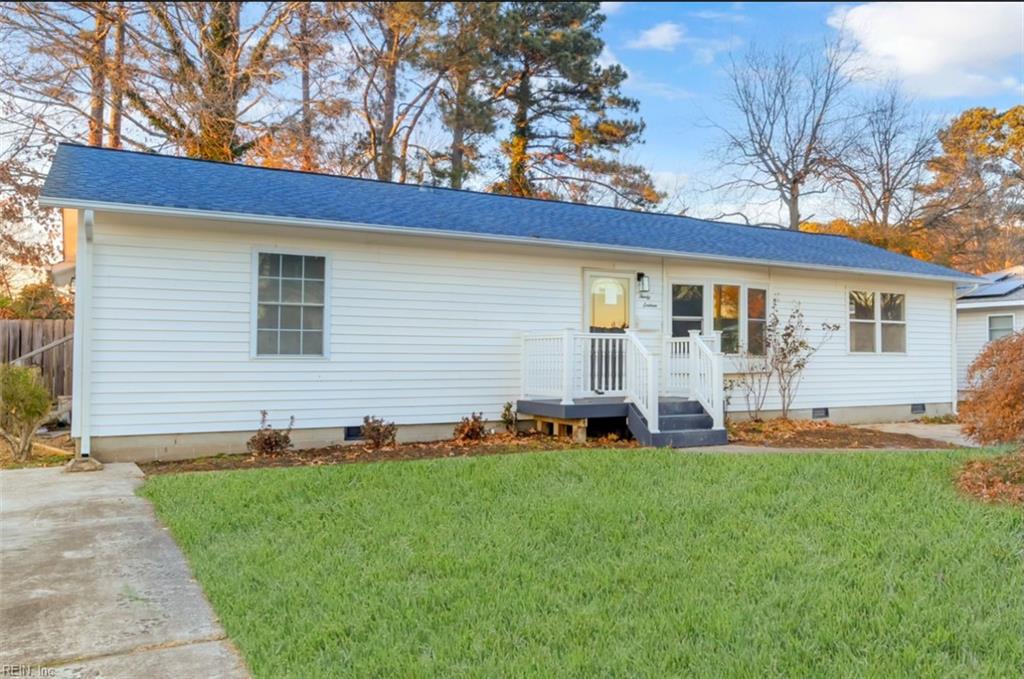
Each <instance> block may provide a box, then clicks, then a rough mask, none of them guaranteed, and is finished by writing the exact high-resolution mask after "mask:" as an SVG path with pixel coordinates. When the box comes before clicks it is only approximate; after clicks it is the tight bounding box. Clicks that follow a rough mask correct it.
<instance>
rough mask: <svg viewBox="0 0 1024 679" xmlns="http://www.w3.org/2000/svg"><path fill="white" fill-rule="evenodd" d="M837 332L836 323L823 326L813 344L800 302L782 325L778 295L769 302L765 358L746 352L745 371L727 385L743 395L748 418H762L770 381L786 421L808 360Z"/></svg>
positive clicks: (837, 326)
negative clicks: (775, 390)
mask: <svg viewBox="0 0 1024 679" xmlns="http://www.w3.org/2000/svg"><path fill="white" fill-rule="evenodd" d="M838 330H839V324H837V323H822V324H821V331H822V334H821V336H820V337H819V338H818V339H817V341H816V342H815V341H812V340H811V339H810V337H809V328H808V327H807V323H806V322H805V320H804V312H803V310H802V309H801V308H800V304H799V302H798V303H797V304H796V305H795V306H794V307H793V309H792V310H791V311H790V312H789V315H788V316H787V317H786V320H785V322H783V320H782V317H781V316H780V314H779V298H778V296H776V297H775V298H774V299H773V300H772V310H771V313H770V314H769V316H768V322H767V324H766V325H765V338H764V343H765V353H764V355H763V356H759V355H753V354H750V353H747V354H746V355H745V359H746V367H747V370H745V371H744V372H742V373H740V375H739V377H737V378H736V379H734V380H731V382H730V387H731V388H732V389H737V390H738V391H739V392H740V393H741V394H742V395H743V397H744V400H745V402H746V405H747V414H748V415H749V416H750V419H752V420H755V421H760V420H761V419H762V418H761V411H762V409H763V408H764V403H765V400H766V399H767V397H768V392H769V390H770V387H771V384H772V382H773V380H774V383H775V385H776V387H777V389H778V393H779V408H780V409H781V411H782V412H781V415H782V419H789V411H790V409H791V408H792V406H793V401H794V399H796V394H797V391H798V389H799V388H800V381H801V379H802V377H803V372H804V369H805V368H806V367H807V364H808V362H809V361H810V359H811V357H812V356H814V354H816V353H817V352H818V350H819V349H821V347H823V346H824V345H825V343H826V342H828V341H829V340H830V339H831V338H832V336H833V335H834V334H835V333H836V331H838Z"/></svg>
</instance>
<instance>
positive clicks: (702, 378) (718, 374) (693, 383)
mask: <svg viewBox="0 0 1024 679" xmlns="http://www.w3.org/2000/svg"><path fill="white" fill-rule="evenodd" d="M724 379H725V375H724V372H723V367H722V354H720V353H718V352H717V351H715V350H714V349H712V348H711V347H710V346H709V345H708V343H707V342H706V341H705V338H703V337H701V335H700V332H699V331H697V330H691V331H690V394H691V396H692V397H693V398H696V399H697V400H698V401H700V404H701V405H702V406H704V410H706V411H707V413H708V415H710V416H711V419H712V421H713V422H714V428H715V429H722V428H723V427H725V382H724Z"/></svg>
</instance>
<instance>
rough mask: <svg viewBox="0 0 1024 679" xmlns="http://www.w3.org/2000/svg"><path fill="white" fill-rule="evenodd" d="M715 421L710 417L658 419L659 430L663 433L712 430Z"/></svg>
mask: <svg viewBox="0 0 1024 679" xmlns="http://www.w3.org/2000/svg"><path fill="white" fill-rule="evenodd" d="M714 423H715V421H714V420H713V419H712V418H711V416H710V415H704V414H700V415H662V416H661V417H659V418H658V428H659V429H661V430H662V431H681V430H685V429H711V427H713V426H714Z"/></svg>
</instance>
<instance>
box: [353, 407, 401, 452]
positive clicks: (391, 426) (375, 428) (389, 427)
mask: <svg viewBox="0 0 1024 679" xmlns="http://www.w3.org/2000/svg"><path fill="white" fill-rule="evenodd" d="M360 433H361V434H362V436H363V439H365V440H366V445H368V446H369V447H370V448H373V449H374V450H380V449H381V448H386V447H389V446H393V445H395V438H396V437H397V435H398V425H397V424H395V423H394V422H385V421H384V419H383V418H380V417H374V416H373V415H367V416H366V417H364V418H363V426H362V427H361V428H360Z"/></svg>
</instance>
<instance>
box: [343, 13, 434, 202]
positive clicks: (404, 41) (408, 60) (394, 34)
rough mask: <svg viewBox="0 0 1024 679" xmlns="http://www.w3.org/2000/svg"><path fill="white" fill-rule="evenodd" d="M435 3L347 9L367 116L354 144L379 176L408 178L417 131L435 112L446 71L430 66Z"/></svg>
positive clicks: (355, 81) (354, 76)
mask: <svg viewBox="0 0 1024 679" xmlns="http://www.w3.org/2000/svg"><path fill="white" fill-rule="evenodd" d="M439 9H440V3H434V2H362V3H353V4H352V5H350V6H348V7H347V11H346V20H347V30H345V31H344V35H345V37H346V39H347V43H348V47H349V51H350V56H351V59H352V64H351V65H352V73H351V78H350V82H351V85H352V86H353V88H354V89H356V90H357V93H356V95H355V99H357V101H358V104H357V110H358V115H359V117H360V119H361V120H362V126H361V127H362V129H361V130H360V133H359V134H360V137H361V138H360V139H359V141H358V143H357V144H356V145H355V146H356V148H357V149H358V151H359V153H360V155H361V156H362V162H361V163H360V164H359V166H358V168H357V170H358V172H359V173H365V172H366V171H367V170H372V172H373V175H374V176H375V177H376V178H377V179H383V180H387V181H391V180H397V181H399V182H405V181H406V180H407V179H408V176H409V170H410V166H409V156H410V153H411V152H413V151H415V150H416V144H415V142H414V137H415V133H416V130H417V127H418V126H419V124H420V122H421V121H422V120H423V119H424V116H425V115H426V114H427V112H428V111H429V110H430V105H431V103H432V101H433V99H434V96H435V94H436V93H437V90H438V86H439V84H440V83H441V79H442V78H443V77H444V74H445V73H444V70H440V69H436V68H429V67H426V66H427V61H428V59H427V55H428V54H429V52H430V51H431V50H433V49H435V48H436V39H437V13H438V11H439ZM396 173H397V176H396Z"/></svg>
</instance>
